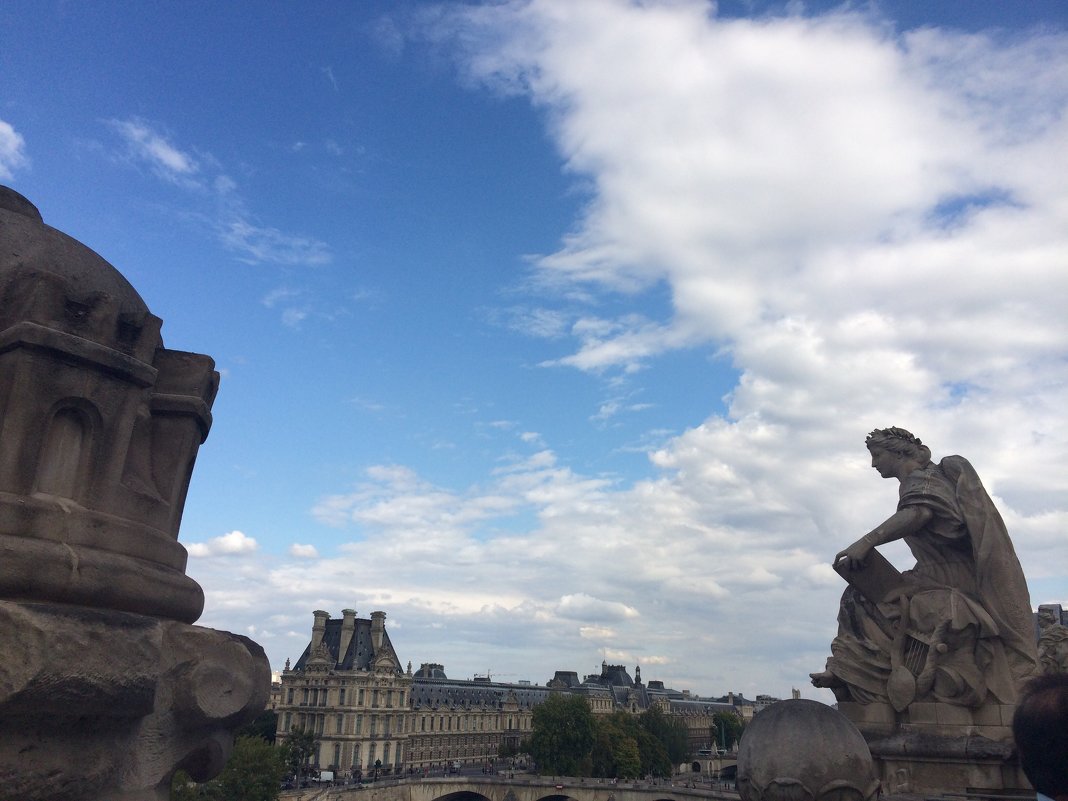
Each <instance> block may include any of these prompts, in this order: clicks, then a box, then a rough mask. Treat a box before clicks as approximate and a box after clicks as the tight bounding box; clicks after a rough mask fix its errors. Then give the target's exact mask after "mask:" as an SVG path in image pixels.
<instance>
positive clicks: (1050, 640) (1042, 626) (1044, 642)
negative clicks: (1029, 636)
mask: <svg viewBox="0 0 1068 801" xmlns="http://www.w3.org/2000/svg"><path fill="white" fill-rule="evenodd" d="M1063 619H1064V611H1063V610H1062V609H1061V605H1060V604H1041V605H1040V606H1039V607H1038V661H1039V666H1040V668H1041V672H1042V673H1068V626H1065V625H1064V624H1063V623H1062V622H1061V621H1062V620H1063Z"/></svg>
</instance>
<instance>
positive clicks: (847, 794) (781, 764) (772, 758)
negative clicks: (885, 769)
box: [738, 698, 879, 801]
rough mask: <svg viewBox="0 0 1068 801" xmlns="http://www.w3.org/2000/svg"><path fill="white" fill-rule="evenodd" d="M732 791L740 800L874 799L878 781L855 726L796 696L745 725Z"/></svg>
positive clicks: (867, 800) (827, 708)
mask: <svg viewBox="0 0 1068 801" xmlns="http://www.w3.org/2000/svg"><path fill="white" fill-rule="evenodd" d="M738 793H739V795H741V798H742V801H847V800H848V801H874V799H876V798H877V797H878V795H879V780H878V779H877V778H876V777H875V770H874V767H873V765H872V758H871V753H870V752H869V750H868V746H867V744H866V743H865V742H864V738H863V737H862V736H861V734H860V732H859V731H857V728H856V726H854V725H853V724H852V723H851V722H850V721H849V720H848V719H847V718H846V717H845V716H843V715H841V714H840V713H838V712H836V711H835V710H833V709H831V708H830V707H829V706H827V705H826V704H821V703H818V702H816V701H808V700H804V699H801V698H796V699H792V700H789V701H779V702H778V703H775V704H772V705H771V706H769V707H768V708H767V709H765V710H763V711H762V712H760V713H759V714H758V715H757V716H756V717H754V718H753V720H752V721H751V722H750V723H749V725H748V726H746V727H745V733H744V734H743V735H742V741H741V742H740V743H739V744H738Z"/></svg>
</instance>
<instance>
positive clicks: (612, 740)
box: [590, 712, 662, 779]
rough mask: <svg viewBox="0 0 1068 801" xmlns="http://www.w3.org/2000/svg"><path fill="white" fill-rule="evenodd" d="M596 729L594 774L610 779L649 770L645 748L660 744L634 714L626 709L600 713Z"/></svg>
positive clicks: (635, 776)
mask: <svg viewBox="0 0 1068 801" xmlns="http://www.w3.org/2000/svg"><path fill="white" fill-rule="evenodd" d="M594 728H595V737H594V744H593V749H592V752H591V759H590V768H591V775H593V776H597V777H602V778H608V779H634V778H637V777H638V776H640V775H642V773H643V772H648V771H645V770H644V763H645V761H646V754H645V753H644V750H645V748H648V747H649V746H650V744H651V745H652V746H654V747H657V743H656V741H655V739H653V738H651V737H650V736H649V734H648V733H647V732H645V731H644V730H643V729H642V728H641V726H639V725H638V722H637V720H636V719H635V718H634V717H632V716H631V715H628V714H627V713H626V712H614V713H612V714H611V715H608V716H598V717H597V718H596V719H595V722H594ZM643 741H644V746H645V748H643ZM661 750H662V749H661Z"/></svg>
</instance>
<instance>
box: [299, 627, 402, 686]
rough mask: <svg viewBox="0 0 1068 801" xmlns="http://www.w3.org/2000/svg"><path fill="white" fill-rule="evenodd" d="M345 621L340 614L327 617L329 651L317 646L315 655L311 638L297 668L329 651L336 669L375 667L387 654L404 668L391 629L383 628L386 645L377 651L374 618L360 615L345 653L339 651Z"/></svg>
mask: <svg viewBox="0 0 1068 801" xmlns="http://www.w3.org/2000/svg"><path fill="white" fill-rule="evenodd" d="M342 623H344V620H342V619H339V618H336V619H331V620H327V621H326V628H325V630H324V631H323V643H322V644H323V645H324V646H325V651H324V650H321V649H317V653H316V654H314V655H313V654H312V652H311V642H309V643H308V644H307V646H305V648H304V653H302V654H301V655H300V658H299V659H298V660H297V663H296V664H295V665H294V666H293V669H294V670H304V668H305V666H306V665H307V663H308V662H309V661H312V660H313V658H318V657H320V656H321V655H325V656H326V659H327V663H328V665H329V667H330V668H331V669H332V670H371V669H372V668H373V667H374V661H375V658H376V657H378V656H382V655H383V654H386V655H389V656H391V657H393V661H394V665H395V668H394V669H395V672H397V673H400V672H401V668H400V663H399V662H398V661H397V657H396V651H395V650H394V649H393V643H392V642H390V639H389V632H387V631H385V629H383V631H382V647H381V648H380V649H379V650H378V651H377V652H376V651H375V649H374V646H373V645H372V641H371V621H370V620H364V619H361V618H356V620H355V621H353V632H352V640H351V641H350V642H349V647H348V648H347V649H345V653H344V654H340V655H339V654H338V650H339V649H340V648H341V626H342Z"/></svg>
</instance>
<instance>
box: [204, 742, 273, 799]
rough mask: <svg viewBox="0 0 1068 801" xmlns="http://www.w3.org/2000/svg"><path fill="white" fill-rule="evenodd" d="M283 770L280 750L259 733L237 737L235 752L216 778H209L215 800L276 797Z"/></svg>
mask: <svg viewBox="0 0 1068 801" xmlns="http://www.w3.org/2000/svg"><path fill="white" fill-rule="evenodd" d="M285 773H286V764H285V759H284V754H283V752H282V751H281V750H280V749H278V748H275V747H274V746H273V745H271V744H270V743H268V742H267V741H266V740H264V739H262V738H261V737H238V738H237V740H236V741H235V742H234V752H233V754H231V755H230V760H229V761H228V762H227V763H226V767H225V768H223V772H222V773H221V774H219V776H218V778H216V779H212V781H211V782H209V785H213V789H214V790H215V791H216V792H215V793H214V794H213V795H212V796H211V798H212V799H213V800H214V799H217V800H218V801H277V799H278V790H279V786H280V783H281V780H282V777H283V776H284V775H285Z"/></svg>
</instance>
